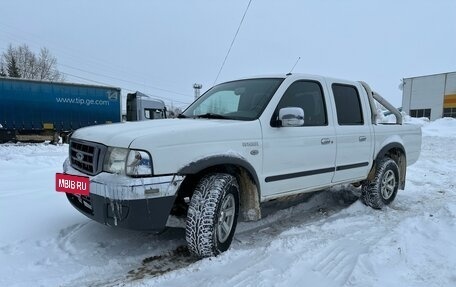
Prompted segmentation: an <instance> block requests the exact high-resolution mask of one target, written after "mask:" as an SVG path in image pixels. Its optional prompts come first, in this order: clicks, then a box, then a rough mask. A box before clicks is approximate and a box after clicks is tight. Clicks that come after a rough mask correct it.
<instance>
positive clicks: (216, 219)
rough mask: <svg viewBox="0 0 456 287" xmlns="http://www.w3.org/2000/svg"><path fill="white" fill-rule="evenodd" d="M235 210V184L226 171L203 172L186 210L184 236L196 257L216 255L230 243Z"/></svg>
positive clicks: (233, 230) (237, 209) (233, 227)
mask: <svg viewBox="0 0 456 287" xmlns="http://www.w3.org/2000/svg"><path fill="white" fill-rule="evenodd" d="M238 214H239V184H238V182H237V180H236V178H235V177H234V176H232V175H230V174H226V173H214V174H209V175H206V176H204V177H203V178H202V179H201V180H200V182H199V183H198V185H197V186H196V188H195V191H194V193H193V196H192V199H191V200H190V205H189V208H188V213H187V222H186V230H185V239H186V240H187V244H188V247H189V249H190V251H191V252H192V253H193V254H195V255H197V256H199V257H210V256H216V255H218V254H220V253H222V252H224V251H226V250H228V248H229V247H230V245H231V241H232V240H233V236H234V232H235V230H236V225H237V217H238Z"/></svg>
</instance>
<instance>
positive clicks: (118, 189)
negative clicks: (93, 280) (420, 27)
mask: <svg viewBox="0 0 456 287" xmlns="http://www.w3.org/2000/svg"><path fill="white" fill-rule="evenodd" d="M376 101H377V102H379V103H381V104H382V105H383V106H384V107H386V108H387V109H389V110H391V111H392V113H393V114H394V115H395V116H396V123H385V124H382V123H379V122H378V121H377V114H376V113H377V108H376V103H375V102H376ZM420 149H421V130H420V127H419V126H414V125H409V124H403V123H402V116H401V114H400V112H399V111H397V109H395V108H394V107H392V106H391V105H390V104H389V103H388V102H387V101H386V100H384V99H383V98H382V97H381V96H380V95H378V94H377V93H375V92H373V91H372V90H371V89H370V87H369V86H368V85H367V84H366V83H364V82H355V81H347V80H340V79H334V78H329V77H321V76H315V75H300V74H287V75H275V76H263V77H254V78H245V79H240V80H237V81H231V82H226V83H222V84H219V85H216V86H215V87H213V88H211V89H209V90H208V91H207V92H206V93H205V94H203V95H202V96H200V97H199V98H198V99H196V100H195V102H193V104H191V105H190V106H189V107H188V108H187V109H186V110H185V111H184V112H183V114H182V115H181V116H180V117H179V118H178V119H165V120H156V121H149V122H138V123H129V124H128V123H127V124H124V125H109V126H103V127H88V128H83V129H79V130H77V131H76V132H75V133H74V134H73V135H72V137H71V140H70V150H69V156H68V159H67V160H66V161H65V162H64V165H63V171H64V173H62V174H60V173H59V174H57V175H56V189H57V190H58V191H64V192H67V197H68V199H69V201H70V203H71V204H72V205H73V206H74V207H75V208H76V209H78V210H79V211H80V212H81V213H83V214H84V215H86V216H87V217H89V218H92V219H93V220H96V221H98V222H100V223H103V224H106V225H110V226H116V227H123V228H130V229H138V230H155V231H159V230H162V229H163V228H164V227H165V226H166V225H173V222H176V219H181V220H184V221H185V225H184V227H185V229H186V235H185V237H186V240H187V244H188V246H189V249H190V251H191V252H192V253H194V254H196V255H197V256H201V257H206V256H213V255H217V254H219V253H221V252H223V251H225V250H227V249H228V248H229V246H230V244H231V241H232V239H233V236H234V233H235V229H236V224H237V222H238V220H245V221H251V220H258V219H260V218H261V216H262V212H261V207H262V203H264V202H266V201H270V200H274V199H278V198H284V197H287V196H294V195H296V194H299V193H305V192H313V191H317V190H321V189H324V188H328V187H331V186H333V185H339V184H350V183H351V184H354V185H356V186H361V200H362V201H363V202H364V203H365V204H366V205H368V206H371V207H373V208H376V209H381V208H382V207H384V206H386V205H388V204H390V203H391V202H392V201H393V200H394V199H395V197H396V193H397V192H398V190H400V189H404V187H405V178H406V169H407V166H408V165H410V164H413V163H414V162H416V161H417V159H418V156H419V154H420ZM74 187H80V188H79V190H78V189H75V188H74Z"/></svg>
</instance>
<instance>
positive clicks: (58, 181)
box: [55, 173, 90, 195]
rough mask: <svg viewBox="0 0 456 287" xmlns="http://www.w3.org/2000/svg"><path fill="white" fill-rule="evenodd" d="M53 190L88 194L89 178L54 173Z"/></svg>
mask: <svg viewBox="0 0 456 287" xmlns="http://www.w3.org/2000/svg"><path fill="white" fill-rule="evenodd" d="M55 190H56V191H58V192H66V193H72V194H80V195H89V193H90V179H89V178H88V177H86V176H76V175H70V174H64V173H56V174H55Z"/></svg>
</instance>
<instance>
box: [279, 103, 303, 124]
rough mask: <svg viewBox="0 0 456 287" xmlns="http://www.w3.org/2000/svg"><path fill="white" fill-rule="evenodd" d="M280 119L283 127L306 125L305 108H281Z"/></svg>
mask: <svg viewBox="0 0 456 287" xmlns="http://www.w3.org/2000/svg"><path fill="white" fill-rule="evenodd" d="M279 121H280V122H281V123H282V125H281V126H282V127H301V126H303V125H304V110H303V109H301V108H296V107H288V108H282V109H280V110H279Z"/></svg>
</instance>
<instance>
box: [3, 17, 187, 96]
mask: <svg viewBox="0 0 456 287" xmlns="http://www.w3.org/2000/svg"><path fill="white" fill-rule="evenodd" d="M2 26H3V27H6V28H8V29H12V30H15V33H11V32H9V31H7V30H5V29H3V28H2ZM0 32H3V33H4V34H5V35H6V37H8V38H10V39H11V40H13V41H14V42H17V43H18V44H20V43H21V42H22V41H21V40H19V38H17V37H16V36H17V35H18V34H21V33H22V34H24V35H27V38H28V40H27V41H26V42H29V43H30V42H31V43H32V44H34V45H32V46H35V47H36V48H39V46H40V44H39V41H41V38H40V36H38V35H36V34H34V33H30V32H28V31H24V30H21V29H19V28H17V27H14V26H12V25H9V24H6V23H4V22H1V21H0ZM17 32H19V33H17ZM30 38H32V39H33V40H31V39H30ZM35 39H39V41H35ZM59 45H61V43H60V44H59ZM56 47H57V48H56ZM63 48H64V49H60V47H58V46H55V47H54V48H53V49H56V50H60V51H63V54H65V55H66V56H67V57H70V58H73V59H79V60H78V61H81V59H83V61H84V62H86V63H88V64H90V63H89V62H92V63H93V64H96V65H97V67H100V64H101V65H102V66H104V67H106V68H109V69H110V70H112V68H115V69H117V70H120V68H119V67H118V66H114V65H111V64H108V63H107V62H105V61H103V60H100V59H97V58H94V57H81V56H80V55H79V54H73V53H71V52H70V50H73V51H76V50H74V49H72V48H71V47H64V46H63ZM90 58H91V59H90ZM57 64H58V65H59V66H62V67H67V68H70V69H74V70H77V71H80V72H84V73H88V74H92V75H96V76H100V77H104V78H109V79H112V80H116V81H122V82H125V83H130V84H135V85H141V86H144V87H148V88H151V89H154V90H159V91H164V92H167V93H171V94H176V95H180V96H185V97H192V98H193V96H192V95H189V94H184V93H181V92H177V91H173V90H169V89H164V88H161V87H156V86H151V85H146V84H144V83H139V82H135V81H131V80H125V79H121V78H117V77H113V76H110V75H107V74H102V73H95V72H90V71H87V70H84V69H80V68H76V67H73V66H70V65H65V64H61V63H60V61H58V63H57ZM122 73H125V71H124V70H123V69H122ZM127 74H129V75H131V76H134V77H135V78H138V76H137V75H135V74H133V73H130V72H127ZM140 78H142V79H144V80H145V78H144V77H143V76H140ZM92 82H94V81H92Z"/></svg>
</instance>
